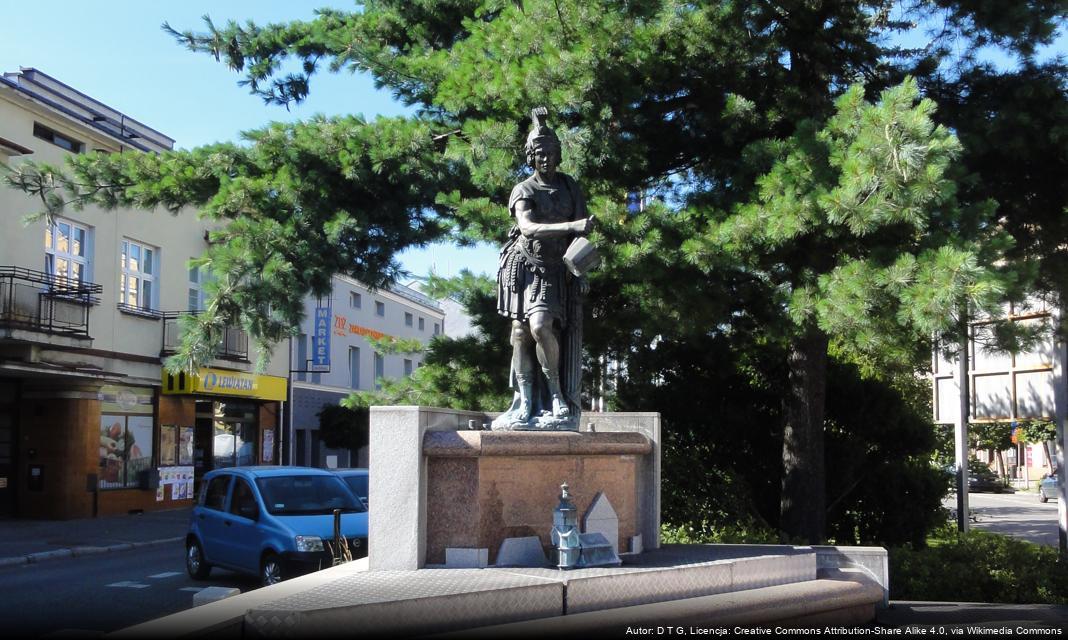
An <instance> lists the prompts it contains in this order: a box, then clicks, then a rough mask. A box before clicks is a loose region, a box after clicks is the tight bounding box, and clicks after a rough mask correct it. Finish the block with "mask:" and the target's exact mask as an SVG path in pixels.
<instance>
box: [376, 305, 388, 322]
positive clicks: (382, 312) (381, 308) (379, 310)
mask: <svg viewBox="0 0 1068 640" xmlns="http://www.w3.org/2000/svg"><path fill="white" fill-rule="evenodd" d="M375 315H376V316H382V317H383V318H384V317H386V304H385V303H384V302H375Z"/></svg>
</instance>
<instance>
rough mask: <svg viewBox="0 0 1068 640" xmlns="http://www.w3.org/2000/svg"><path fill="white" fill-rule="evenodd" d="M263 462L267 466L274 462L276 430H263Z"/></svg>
mask: <svg viewBox="0 0 1068 640" xmlns="http://www.w3.org/2000/svg"><path fill="white" fill-rule="evenodd" d="M262 451H263V461H264V462H265V463H267V464H271V463H273V462H274V429H264V430H263V449H262Z"/></svg>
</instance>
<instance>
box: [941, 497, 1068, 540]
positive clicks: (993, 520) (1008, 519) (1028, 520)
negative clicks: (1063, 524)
mask: <svg viewBox="0 0 1068 640" xmlns="http://www.w3.org/2000/svg"><path fill="white" fill-rule="evenodd" d="M968 503H969V507H970V510H971V513H972V518H974V519H973V520H972V526H973V527H974V528H976V529H980V530H983V531H992V532H994V533H1001V534H1005V535H1009V536H1013V537H1017V538H1023V539H1024V540H1029V541H1030V542H1035V543H1038V544H1044V545H1049V546H1053V547H1056V546H1057V501H1056V500H1050V501H1049V502H1047V503H1046V504H1042V503H1041V502H1039V501H1038V494H1036V493H1023V492H1020V493H969V494H968ZM943 504H944V505H945V506H946V508H948V509H950V510H952V511H954V512H955V511H956V508H957V495H956V494H955V493H951V494H950V495H949V496H948V497H947V498H946V500H945V502H944V503H943Z"/></svg>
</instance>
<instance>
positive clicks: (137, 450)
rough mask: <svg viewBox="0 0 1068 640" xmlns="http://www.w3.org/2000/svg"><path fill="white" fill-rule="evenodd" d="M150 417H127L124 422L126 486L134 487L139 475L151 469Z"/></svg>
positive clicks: (151, 434) (136, 484)
mask: <svg viewBox="0 0 1068 640" xmlns="http://www.w3.org/2000/svg"><path fill="white" fill-rule="evenodd" d="M152 436H153V433H152V416H129V417H128V418H127V422H126V486H127V487H136V486H138V483H139V478H140V473H141V472H142V471H144V470H146V469H149V468H151V467H152V439H153V437H152Z"/></svg>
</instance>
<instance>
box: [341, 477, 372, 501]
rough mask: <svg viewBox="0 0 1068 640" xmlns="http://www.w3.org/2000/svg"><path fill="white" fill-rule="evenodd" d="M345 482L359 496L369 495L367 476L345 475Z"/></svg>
mask: <svg viewBox="0 0 1068 640" xmlns="http://www.w3.org/2000/svg"><path fill="white" fill-rule="evenodd" d="M343 477H344V479H345V484H347V485H349V489H351V490H352V492H353V493H355V494H356V496H357V497H358V498H366V497H367V476H343Z"/></svg>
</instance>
